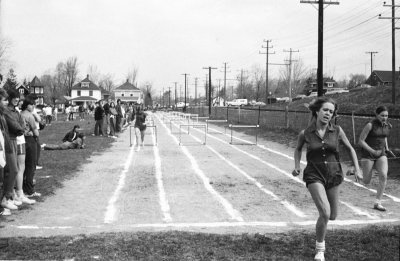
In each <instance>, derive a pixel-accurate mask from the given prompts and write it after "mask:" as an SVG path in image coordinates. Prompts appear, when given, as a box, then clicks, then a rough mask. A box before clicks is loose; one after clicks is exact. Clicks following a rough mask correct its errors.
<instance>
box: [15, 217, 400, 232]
mask: <svg viewBox="0 0 400 261" xmlns="http://www.w3.org/2000/svg"><path fill="white" fill-rule="evenodd" d="M398 222H400V219H374V220H361V219H360V220H357V219H348V220H333V221H329V226H352V225H371V224H382V223H398ZM315 224H316V221H315V220H308V221H292V222H269V221H254V222H210V223H147V224H146V223H144V224H126V225H113V226H112V228H196V227H198V228H223V227H288V226H315ZM11 227H15V228H17V229H21V230H45V229H49V230H56V229H60V230H61V229H62V230H66V229H82V228H86V229H102V228H109V227H108V226H105V225H104V224H103V225H97V226H79V227H73V226H63V227H57V226H54V227H50V226H43V227H41V226H37V225H20V226H16V225H12V226H11Z"/></svg>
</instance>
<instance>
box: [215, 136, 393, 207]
mask: <svg viewBox="0 0 400 261" xmlns="http://www.w3.org/2000/svg"><path fill="white" fill-rule="evenodd" d="M209 129H211V130H215V131H218V130H217V129H213V128H209ZM221 133H222V132H221ZM222 134H224V133H222ZM224 135H226V136H229V137H230V135H228V134H224ZM233 139H237V140H239V141H242V142H246V143H251V142H250V141H248V140H244V139H242V138H238V137H233ZM257 147H259V148H261V149H263V150H266V151H269V152H272V153H275V154H277V155H279V156H282V157H285V158H288V159H290V160H294V158H293V157H292V156H289V155H286V154H284V153H282V152H279V151H276V150H273V149H270V148H267V147H266V146H265V145H261V144H257ZM300 162H301V164H303V165H307V162H306V161H303V160H302V161H300ZM344 181H346V182H350V183H352V184H353V185H355V186H357V187H360V188H363V189H366V190H369V191H371V192H373V193H375V194H376V193H377V190H376V189H371V188H368V187H366V186H364V185H362V184H360V183H357V182H355V181H353V180H350V179H348V178H346V177H345V178H344ZM383 195H384V196H386V197H388V198H390V199H392V200H393V201H394V202H397V203H400V198H398V197H395V196H393V195H390V194H387V193H383Z"/></svg>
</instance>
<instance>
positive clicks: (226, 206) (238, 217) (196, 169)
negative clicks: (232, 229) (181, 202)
mask: <svg viewBox="0 0 400 261" xmlns="http://www.w3.org/2000/svg"><path fill="white" fill-rule="evenodd" d="M155 116H156V117H157V119H158V121H159V122H160V123H161V125H162V126H163V127H164V129H166V130H167V133H168V135H169V136H170V137H171V138H172V139H173V140H174V141H175V143H176V144H178V145H179V141H178V140H177V139H176V137H175V136H174V135H172V133H171V131H170V129H169V128H168V127H167V126H166V125H165V124H164V122H162V120H160V118H159V117H158V115H155ZM180 149H181V150H182V152H183V153H184V154H185V155H186V157H187V158H188V159H189V160H190V163H191V165H192V169H193V171H194V172H195V173H196V174H197V176H199V178H200V179H201V181H202V182H203V185H204V187H205V188H206V190H207V191H208V192H209V193H210V194H211V195H213V196H214V197H215V199H216V200H217V201H218V202H219V203H220V204H221V205H222V206H223V207H224V209H225V211H226V212H227V213H228V215H229V216H230V218H231V219H232V220H236V221H243V217H242V215H241V214H240V212H239V211H238V210H236V209H235V208H234V207H233V206H232V204H231V203H230V202H229V201H228V200H227V199H225V198H224V197H223V196H222V195H221V194H219V193H218V192H217V191H216V190H215V189H214V188H213V187H212V186H211V185H210V180H209V178H208V177H207V176H206V175H205V174H204V173H203V171H202V170H201V169H200V168H199V165H198V164H197V161H196V159H195V158H194V157H193V156H192V155H191V153H190V152H189V151H188V149H187V148H185V147H183V146H180Z"/></svg>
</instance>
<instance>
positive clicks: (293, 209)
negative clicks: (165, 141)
mask: <svg viewBox="0 0 400 261" xmlns="http://www.w3.org/2000/svg"><path fill="white" fill-rule="evenodd" d="M175 125H176V124H175ZM177 127H178V128H179V126H177ZM189 135H190V136H192V138H193V139H195V140H197V141H198V142H201V141H200V139H198V138H197V137H195V136H193V135H192V134H189ZM206 147H207V148H208V149H209V150H211V151H212V152H213V153H214V154H215V155H217V157H219V158H220V159H222V160H223V161H224V162H225V163H226V164H228V165H229V166H231V167H232V168H233V169H235V170H236V171H237V172H238V173H240V174H241V175H242V176H244V177H245V178H246V179H248V180H249V181H251V182H252V183H253V184H254V185H255V186H256V187H257V188H259V189H260V190H261V191H262V192H264V193H265V194H267V195H269V196H270V197H272V199H273V200H275V201H278V202H280V204H282V205H283V206H284V207H285V208H286V209H288V210H289V211H290V212H292V213H293V214H295V215H296V216H298V217H303V218H304V217H306V214H305V213H304V212H303V211H301V210H299V209H298V208H297V207H296V206H295V205H293V204H291V203H290V202H288V201H287V200H282V199H280V198H279V197H278V196H277V195H275V194H274V193H273V192H272V191H270V190H268V189H266V188H265V187H264V185H262V184H261V183H260V182H259V181H258V180H257V179H255V178H253V177H252V176H250V175H249V174H248V173H247V172H245V171H244V170H242V169H241V168H240V167H238V166H237V165H235V164H234V163H233V162H232V161H230V160H228V159H227V158H225V157H224V156H222V155H221V154H220V153H219V152H218V151H216V150H215V149H214V148H212V147H211V146H210V145H208V144H207V145H206Z"/></svg>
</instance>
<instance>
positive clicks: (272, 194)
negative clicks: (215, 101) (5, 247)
mask: <svg viewBox="0 0 400 261" xmlns="http://www.w3.org/2000/svg"><path fill="white" fill-rule="evenodd" d="M154 119H155V122H156V125H157V132H158V135H157V137H158V145H157V146H152V145H153V144H154V143H155V140H154V139H152V138H151V135H149V134H148V135H147V137H146V146H145V147H144V148H142V149H141V150H140V151H138V152H136V151H134V150H133V147H129V129H128V131H125V132H124V133H122V134H121V135H120V137H119V138H118V140H117V141H116V142H115V143H114V144H113V145H112V147H111V148H110V149H109V151H107V152H105V153H102V154H97V155H93V156H92V157H91V159H90V160H91V162H90V163H88V164H86V165H84V166H82V168H81V169H80V170H79V175H77V177H76V178H74V179H72V180H68V181H66V182H65V183H64V186H63V188H61V189H59V190H57V192H56V194H55V195H54V196H52V197H49V198H47V199H46V200H45V202H41V203H39V204H37V205H35V206H34V207H33V209H32V210H30V211H25V212H24V213H21V214H20V215H15V216H13V218H11V219H7V220H8V221H7V223H6V224H5V227H4V228H2V229H1V236H2V237H9V236H28V237H30V236H52V235H66V234H82V233H84V234H86V233H98V232H116V231H139V230H140V231H143V230H145V231H159V230H186V231H204V232H216V233H242V232H249V233H251V232H282V231H287V230H291V229H310V230H313V229H314V224H315V220H316V217H317V211H316V209H315V207H314V204H313V202H312V200H311V198H310V196H309V195H308V192H307V191H306V189H305V186H304V184H303V183H302V181H301V180H300V179H297V178H293V177H292V176H291V175H290V172H291V169H292V167H293V160H292V159H290V157H291V155H292V154H293V149H292V148H289V147H287V146H285V145H281V144H278V143H275V142H271V141H267V140H264V139H263V140H260V141H259V144H258V145H257V146H255V145H244V144H245V141H251V142H254V137H251V136H248V135H246V134H243V133H236V132H235V137H237V138H239V139H242V140H238V139H237V140H235V144H238V145H231V144H229V141H230V137H229V136H227V135H225V134H224V129H223V128H222V127H217V126H212V127H211V128H210V133H209V134H208V136H207V143H206V145H202V144H201V143H202V141H203V140H204V130H202V129H201V128H197V129H191V130H190V135H188V134H182V135H181V142H182V143H183V145H181V146H180V145H179V131H178V130H179V129H178V128H179V126H178V125H177V124H179V123H178V122H173V124H172V125H171V126H172V129H171V130H170V129H169V127H170V125H169V121H168V118H167V117H165V118H164V122H163V120H162V119H163V118H162V115H161V114H157V115H155V116H154ZM174 124H175V125H174ZM150 130H151V128H149V132H151V131H150ZM132 134H133V133H132ZM398 185H399V184H397V186H393V185H391V186H390V188H389V189H388V191H387V193H388V194H390V195H392V196H393V197H392V198H389V197H385V198H384V205H385V206H386V207H387V208H388V210H389V211H387V212H385V213H381V212H376V211H374V210H373V209H372V203H373V199H374V193H373V192H371V191H370V190H368V189H367V188H365V187H360V186H356V185H355V184H354V183H353V182H351V181H350V180H347V181H346V182H344V185H342V186H341V195H340V198H341V204H340V214H339V217H338V221H336V222H333V223H332V226H330V227H337V226H345V227H349V228H354V227H355V226H357V225H361V226H363V225H367V224H372V223H378V224H379V223H386V222H390V223H393V222H395V223H400V222H399V220H400V208H399V204H400V202H399V201H400V200H399V198H400V189H399V186H398Z"/></svg>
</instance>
